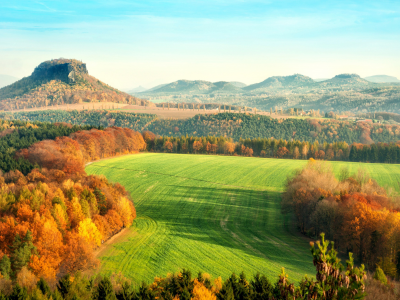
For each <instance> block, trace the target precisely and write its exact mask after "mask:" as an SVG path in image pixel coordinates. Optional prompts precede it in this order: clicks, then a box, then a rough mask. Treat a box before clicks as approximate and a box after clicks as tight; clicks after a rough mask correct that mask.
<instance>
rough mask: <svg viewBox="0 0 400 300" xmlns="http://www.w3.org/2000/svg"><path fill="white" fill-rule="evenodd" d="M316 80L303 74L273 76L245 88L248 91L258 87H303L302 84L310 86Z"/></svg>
mask: <svg viewBox="0 0 400 300" xmlns="http://www.w3.org/2000/svg"><path fill="white" fill-rule="evenodd" d="M314 83H315V81H314V80H313V79H312V78H310V77H308V76H304V75H301V74H295V75H291V76H273V77H269V78H267V79H265V80H264V81H262V82H260V83H255V84H251V85H248V86H246V87H244V88H243V89H244V90H246V91H253V90H257V89H265V88H288V87H299V86H300V87H301V86H309V85H310V84H314Z"/></svg>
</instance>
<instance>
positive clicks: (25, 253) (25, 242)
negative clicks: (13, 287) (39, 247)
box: [10, 230, 36, 277]
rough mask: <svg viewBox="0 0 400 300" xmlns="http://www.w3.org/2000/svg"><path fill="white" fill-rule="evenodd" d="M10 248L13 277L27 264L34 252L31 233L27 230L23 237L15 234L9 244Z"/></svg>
mask: <svg viewBox="0 0 400 300" xmlns="http://www.w3.org/2000/svg"><path fill="white" fill-rule="evenodd" d="M10 250H11V266H12V269H13V276H14V277H15V276H16V275H17V274H18V272H19V271H20V270H21V269H22V268H23V267H25V266H26V265H27V264H28V262H29V260H30V258H31V256H32V254H35V253H36V247H35V246H34V245H33V243H32V233H31V232H30V231H29V230H28V231H27V232H26V235H25V237H24V238H23V239H21V238H20V236H19V234H17V235H16V236H15V238H14V242H13V244H12V245H11V246H10Z"/></svg>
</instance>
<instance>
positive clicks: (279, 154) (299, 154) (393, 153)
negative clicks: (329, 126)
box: [142, 131, 400, 163]
mask: <svg viewBox="0 0 400 300" xmlns="http://www.w3.org/2000/svg"><path fill="white" fill-rule="evenodd" d="M142 134H143V138H144V139H145V141H146V147H147V150H148V151H154V152H169V153H171V152H173V153H191V154H220V155H242V156H258V157H274V158H286V159H310V158H313V159H318V160H336V161H354V162H369V163H375V162H377V163H378V162H379V163H399V162H400V144H399V143H396V144H395V143H389V144H386V143H378V144H372V145H363V144H353V145H348V144H347V143H346V142H334V143H326V142H325V143H323V144H320V143H318V142H317V141H316V142H314V143H310V142H305V141H298V140H291V141H286V140H282V139H281V140H276V139H261V138H257V139H239V141H238V142H234V141H233V139H231V138H226V137H215V136H206V137H188V136H181V137H168V136H167V137H157V136H156V135H155V134H154V133H152V132H150V131H144V132H143V133H142Z"/></svg>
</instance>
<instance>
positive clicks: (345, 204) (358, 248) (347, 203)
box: [282, 160, 400, 277]
mask: <svg viewBox="0 0 400 300" xmlns="http://www.w3.org/2000/svg"><path fill="white" fill-rule="evenodd" d="M282 198H283V200H282V212H283V213H294V215H295V217H296V221H297V226H298V228H299V230H300V231H301V232H302V233H303V234H307V235H308V236H310V237H316V236H318V235H319V234H320V233H322V232H324V233H325V234H326V236H327V238H329V239H332V240H333V241H334V242H335V246H336V247H337V248H338V249H339V250H340V251H342V252H347V253H348V252H353V253H354V255H355V259H356V261H357V262H358V263H364V264H366V266H367V267H368V269H369V270H374V269H375V268H376V266H377V265H379V266H380V267H381V268H382V269H383V270H384V272H385V273H386V274H389V275H390V276H391V277H399V275H400V247H399V245H400V235H399V232H400V231H399V229H400V203H399V202H398V199H393V198H392V197H390V196H388V194H387V192H386V191H385V189H383V188H382V187H380V186H379V185H378V184H377V183H376V181H375V180H373V179H371V178H369V176H368V174H366V173H365V172H363V171H362V170H359V171H358V173H357V174H354V175H350V174H349V172H348V171H347V170H346V169H343V170H342V172H341V174H340V178H339V180H337V179H336V178H335V176H334V174H333V172H332V170H331V169H330V167H329V166H328V165H326V164H325V163H321V162H317V161H314V160H310V162H309V163H308V165H307V166H306V167H305V168H304V169H303V170H301V171H299V172H298V173H297V174H296V175H295V176H294V177H293V178H291V179H289V180H288V181H287V184H286V191H285V193H284V194H283V197H282Z"/></svg>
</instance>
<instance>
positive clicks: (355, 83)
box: [318, 74, 371, 89]
mask: <svg viewBox="0 0 400 300" xmlns="http://www.w3.org/2000/svg"><path fill="white" fill-rule="evenodd" d="M369 85H371V82H369V81H367V80H365V79H363V78H361V77H360V76H359V75H357V74H340V75H336V76H335V77H333V78H331V79H328V80H325V81H321V82H318V86H319V87H338V88H342V89H343V88H346V87H361V86H362V87H366V86H369Z"/></svg>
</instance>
